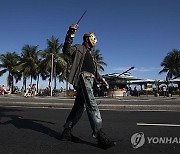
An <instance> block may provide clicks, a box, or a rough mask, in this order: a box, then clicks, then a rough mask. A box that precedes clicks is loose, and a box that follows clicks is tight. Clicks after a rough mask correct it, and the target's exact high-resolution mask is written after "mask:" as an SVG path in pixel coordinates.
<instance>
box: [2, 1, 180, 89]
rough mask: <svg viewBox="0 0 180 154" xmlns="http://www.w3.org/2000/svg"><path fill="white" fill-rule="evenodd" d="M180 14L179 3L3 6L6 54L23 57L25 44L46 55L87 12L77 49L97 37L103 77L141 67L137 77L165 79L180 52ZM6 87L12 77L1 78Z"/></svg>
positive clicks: (12, 3) (28, 3)
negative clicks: (89, 36) (168, 63)
mask: <svg viewBox="0 0 180 154" xmlns="http://www.w3.org/2000/svg"><path fill="white" fill-rule="evenodd" d="M179 8H180V1H179V0H99V1H98V0H89V1H87V0H76V1H74V0H65V1H64V0H30V1H26V0H1V4H0V54H3V53H6V52H7V51H8V52H13V51H16V52H17V53H18V54H20V53H21V49H22V47H23V46H24V45H25V44H30V45H39V48H38V49H39V50H43V49H45V48H46V39H49V38H50V37H51V36H52V35H53V36H55V37H57V38H59V39H60V43H63V42H64V37H65V34H66V31H67V29H68V27H69V25H70V24H72V23H76V22H77V21H78V19H79V17H80V16H81V14H82V13H83V12H84V11H85V10H87V13H86V15H85V16H84V18H83V19H82V21H81V23H80V25H79V29H78V31H77V34H76V37H75V39H74V43H82V36H83V34H84V33H85V32H88V31H92V32H95V33H96V35H97V38H98V44H97V47H96V49H99V50H100V51H101V54H102V55H103V57H104V61H105V62H106V63H107V64H108V66H107V67H105V71H104V72H103V74H106V73H113V72H120V73H121V72H123V71H125V70H126V69H128V68H129V67H131V66H135V69H134V70H132V71H131V74H132V75H133V76H136V77H138V78H150V79H164V78H165V74H163V75H159V74H158V72H159V71H160V70H161V68H162V67H161V66H160V63H161V62H162V60H163V58H164V57H165V56H166V55H167V53H168V52H169V51H171V50H172V49H180V28H179V27H180V9H179ZM5 83H6V75H4V76H2V77H0V84H5ZM43 84H46V83H43ZM40 86H43V85H40ZM45 86H46V85H45Z"/></svg>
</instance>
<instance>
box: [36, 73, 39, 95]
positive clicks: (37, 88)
mask: <svg viewBox="0 0 180 154" xmlns="http://www.w3.org/2000/svg"><path fill="white" fill-rule="evenodd" d="M36 92H37V93H38V92H39V75H38V76H37V85H36Z"/></svg>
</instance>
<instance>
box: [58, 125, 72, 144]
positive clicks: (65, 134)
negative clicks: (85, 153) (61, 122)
mask: <svg viewBox="0 0 180 154" xmlns="http://www.w3.org/2000/svg"><path fill="white" fill-rule="evenodd" d="M61 140H62V141H72V134H71V129H68V128H65V129H64V131H63V132H62V134H61Z"/></svg>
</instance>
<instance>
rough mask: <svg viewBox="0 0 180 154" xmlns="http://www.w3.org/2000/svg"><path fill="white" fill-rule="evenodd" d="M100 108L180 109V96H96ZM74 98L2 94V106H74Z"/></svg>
mask: <svg viewBox="0 0 180 154" xmlns="http://www.w3.org/2000/svg"><path fill="white" fill-rule="evenodd" d="M96 100H97V103H98V104H99V108H100V109H104V110H121V111H180V96H173V97H161V96H160V97H154V96H140V97H133V96H128V97H116V98H102V97H100V98H96ZM73 103H74V98H68V97H49V96H47V97H39V96H35V97H28V98H25V97H23V96H18V95H9V96H0V105H1V106H11V107H12V106H23V107H46V108H47V107H48V108H72V106H73Z"/></svg>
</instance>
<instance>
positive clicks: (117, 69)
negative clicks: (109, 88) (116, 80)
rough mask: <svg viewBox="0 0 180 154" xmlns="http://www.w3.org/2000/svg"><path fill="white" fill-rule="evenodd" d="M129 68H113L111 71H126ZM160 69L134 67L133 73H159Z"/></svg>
mask: <svg viewBox="0 0 180 154" xmlns="http://www.w3.org/2000/svg"><path fill="white" fill-rule="evenodd" d="M129 68H130V67H117V68H113V69H112V70H113V71H120V72H121V71H126V70H128V69H129ZM161 69H162V68H161V67H135V68H134V69H133V70H131V71H134V72H154V71H156V72H159V71H160V70H161Z"/></svg>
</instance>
